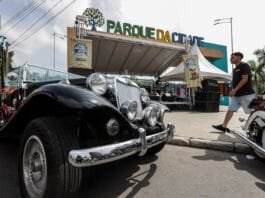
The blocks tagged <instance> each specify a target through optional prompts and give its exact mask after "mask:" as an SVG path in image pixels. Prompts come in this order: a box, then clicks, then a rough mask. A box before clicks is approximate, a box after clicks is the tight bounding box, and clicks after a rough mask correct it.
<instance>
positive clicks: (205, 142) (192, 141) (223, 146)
mask: <svg viewBox="0 0 265 198" xmlns="http://www.w3.org/2000/svg"><path fill="white" fill-rule="evenodd" d="M168 144H171V145H178V146H188V147H194V148H203V149H213V150H218V151H226V152H234V153H242V154H253V151H252V149H251V148H250V147H249V146H248V145H246V144H244V143H237V142H225V141H218V140H209V139H201V138H192V137H183V136H174V137H173V139H172V140H170V141H168Z"/></svg>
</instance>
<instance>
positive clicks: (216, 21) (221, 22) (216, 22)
mask: <svg viewBox="0 0 265 198" xmlns="http://www.w3.org/2000/svg"><path fill="white" fill-rule="evenodd" d="M223 23H230V29H231V32H230V34H231V54H232V53H233V52H234V39H233V18H232V17H229V18H222V19H216V20H214V25H219V24H223ZM231 66H232V71H233V68H234V66H233V64H232V65H231Z"/></svg>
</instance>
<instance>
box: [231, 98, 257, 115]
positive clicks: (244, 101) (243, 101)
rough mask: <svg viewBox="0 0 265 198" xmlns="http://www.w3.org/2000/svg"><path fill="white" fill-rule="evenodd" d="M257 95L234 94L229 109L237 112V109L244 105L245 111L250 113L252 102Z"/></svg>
mask: <svg viewBox="0 0 265 198" xmlns="http://www.w3.org/2000/svg"><path fill="white" fill-rule="evenodd" d="M255 97H256V95H255V94H250V95H245V96H234V97H231V102H230V106H229V111H232V112H237V110H238V109H239V108H240V107H242V108H243V109H244V111H245V113H247V114H248V113H250V112H251V109H250V108H248V105H249V104H250V102H251V101H252V100H253V99H254V98H255Z"/></svg>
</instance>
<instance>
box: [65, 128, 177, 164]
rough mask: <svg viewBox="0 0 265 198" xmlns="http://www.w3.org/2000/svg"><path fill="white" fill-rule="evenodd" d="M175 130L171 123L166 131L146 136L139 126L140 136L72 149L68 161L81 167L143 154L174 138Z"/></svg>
mask: <svg viewBox="0 0 265 198" xmlns="http://www.w3.org/2000/svg"><path fill="white" fill-rule="evenodd" d="M174 130H175V127H174V125H171V124H169V125H168V126H167V129H165V130H164V131H162V132H160V133H157V134H153V135H149V136H146V132H145V130H144V129H143V128H139V135H140V137H139V138H136V139H131V140H128V141H125V142H120V143H116V144H110V145H104V146H98V147H93V148H88V149H79V150H71V151H70V152H69V155H68V161H69V163H70V164H71V165H72V166H74V167H78V168H81V167H89V166H95V165H99V164H105V163H108V162H112V161H116V160H119V159H122V158H125V157H128V156H131V155H134V154H136V153H139V155H140V156H142V155H144V154H145V153H146V151H147V149H149V148H151V147H153V146H156V145H158V144H160V143H163V142H165V141H168V140H170V139H172V137H173V134H174Z"/></svg>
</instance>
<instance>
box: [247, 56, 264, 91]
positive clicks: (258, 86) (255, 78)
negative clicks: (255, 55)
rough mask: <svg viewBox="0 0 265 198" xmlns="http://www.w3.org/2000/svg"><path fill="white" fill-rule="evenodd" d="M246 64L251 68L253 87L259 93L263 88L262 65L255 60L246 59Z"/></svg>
mask: <svg viewBox="0 0 265 198" xmlns="http://www.w3.org/2000/svg"><path fill="white" fill-rule="evenodd" d="M248 64H249V65H250V68H251V72H252V82H253V84H254V88H255V90H256V92H257V93H260V92H261V91H262V90H263V88H264V86H263V83H264V82H265V73H264V70H263V66H262V65H259V64H258V63H257V62H256V61H255V60H250V61H248Z"/></svg>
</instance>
